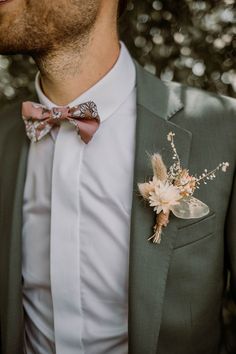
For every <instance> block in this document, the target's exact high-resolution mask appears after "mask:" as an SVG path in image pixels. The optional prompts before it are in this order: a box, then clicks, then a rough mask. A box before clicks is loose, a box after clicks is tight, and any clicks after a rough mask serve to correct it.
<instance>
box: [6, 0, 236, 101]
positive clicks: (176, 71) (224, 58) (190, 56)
mask: <svg viewBox="0 0 236 354" xmlns="http://www.w3.org/2000/svg"><path fill="white" fill-rule="evenodd" d="M235 5H236V4H235V0H208V1H193V0H183V1H182V0H181V1H177V0H176V1H173V0H172V1H171V0H163V1H159V0H155V1H153V0H146V1H144V0H136V1H128V7H127V11H126V13H125V15H124V16H123V17H122V19H121V20H120V32H121V38H122V40H123V41H124V42H125V43H126V44H127V46H128V48H129V49H130V52H131V53H132V55H133V57H134V58H136V59H137V60H138V61H139V62H140V63H141V64H142V65H143V66H144V67H145V68H146V69H147V70H148V71H150V72H152V73H154V74H156V75H157V76H159V77H160V78H161V79H162V80H173V81H177V82H181V83H184V84H187V85H191V86H196V87H200V88H203V89H205V90H208V91H213V92H217V93H220V94H224V95H228V96H231V97H236V64H235V62H236V61H235V58H236V55H235V54H236V16H235V15H236V13H235V7H236V6H235ZM36 71H37V69H36V67H35V65H34V62H33V60H32V59H31V58H28V57H26V56H22V55H16V56H12V57H5V56H0V105H1V106H2V105H4V104H5V103H6V102H7V101H9V100H14V99H15V98H16V97H21V96H25V95H26V94H28V93H29V92H31V91H33V90H34V77H35V73H36Z"/></svg>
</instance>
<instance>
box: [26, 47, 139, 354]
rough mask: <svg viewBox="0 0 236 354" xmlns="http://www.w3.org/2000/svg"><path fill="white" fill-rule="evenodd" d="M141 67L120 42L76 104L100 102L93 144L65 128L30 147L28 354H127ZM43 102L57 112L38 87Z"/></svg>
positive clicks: (98, 103)
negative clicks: (116, 53)
mask: <svg viewBox="0 0 236 354" xmlns="http://www.w3.org/2000/svg"><path fill="white" fill-rule="evenodd" d="M135 81H136V80H135V66H134V63H133V61H132V58H131V57H130V55H129V53H128V51H127V49H126V47H125V46H124V44H122V43H121V52H120V56H119V58H118V61H117V62H116V64H115V65H114V66H113V68H112V69H111V70H110V72H109V73H108V74H106V75H105V76H104V77H103V78H102V79H101V80H100V81H99V82H98V83H97V84H95V85H94V86H93V87H91V88H90V89H89V90H88V91H87V92H85V93H84V94H83V95H81V96H80V97H78V98H77V99H76V100H74V101H73V102H71V103H70V104H69V106H70V107H71V106H74V105H78V104H79V103H83V102H87V101H90V100H92V101H94V102H95V103H96V104H97V107H98V112H99V115H100V118H101V125H100V127H99V129H98V130H97V132H96V133H95V135H94V137H93V138H92V140H91V141H90V142H89V144H87V145H86V144H85V143H84V142H83V141H82V140H81V138H80V136H79V135H77V133H76V131H75V128H74V127H73V126H72V125H71V124H69V123H68V122H63V123H62V124H61V127H60V129H59V131H58V132H56V131H53V133H52V134H48V135H47V136H46V137H44V138H43V139H42V140H41V141H40V142H38V143H31V145H30V150H29V156H28V168H27V178H26V184H25V190H24V204H23V220H24V222H23V230H22V242H23V247H22V252H23V254H22V258H23V267H22V275H23V306H24V312H25V349H24V350H25V352H26V353H27V354H33V353H34V354H50V353H57V354H126V353H128V327H127V323H128V262H129V236H130V235H129V233H130V216H131V203H132V190H133V167H134V151H135V124H136V89H135ZM36 91H37V94H38V98H39V101H40V103H42V104H44V105H45V106H47V107H48V108H51V107H53V106H55V104H53V103H52V102H50V101H49V100H48V98H47V97H46V96H45V95H44V94H43V92H42V90H41V88H40V77H39V74H38V75H37V77H36Z"/></svg>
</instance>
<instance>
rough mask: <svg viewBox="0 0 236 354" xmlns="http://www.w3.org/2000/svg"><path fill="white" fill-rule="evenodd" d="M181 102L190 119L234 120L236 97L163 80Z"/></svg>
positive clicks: (235, 115) (235, 118)
mask: <svg viewBox="0 0 236 354" xmlns="http://www.w3.org/2000/svg"><path fill="white" fill-rule="evenodd" d="M165 84H166V85H167V86H168V87H169V89H170V90H173V91H174V92H175V93H176V95H177V96H178V97H179V98H180V100H181V101H182V103H183V106H184V111H185V113H186V116H189V117H191V118H192V119H201V117H202V118H204V117H205V118H207V117H212V119H215V120H217V119H221V120H225V119H232V120H234V121H235V122H236V99H234V98H232V97H227V96H224V95H221V94H217V93H213V92H208V91H205V90H202V89H199V88H196V87H191V86H187V85H184V84H180V83H176V82H168V83H167V82H165Z"/></svg>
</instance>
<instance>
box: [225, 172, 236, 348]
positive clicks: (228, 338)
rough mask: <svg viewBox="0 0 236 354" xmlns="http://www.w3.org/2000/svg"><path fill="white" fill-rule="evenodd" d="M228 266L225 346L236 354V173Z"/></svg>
mask: <svg viewBox="0 0 236 354" xmlns="http://www.w3.org/2000/svg"><path fill="white" fill-rule="evenodd" d="M225 226H226V227H225V237H226V238H225V240H226V264H227V269H228V274H229V281H228V292H227V296H226V301H225V308H224V322H225V346H226V349H227V352H228V353H229V354H235V353H236V171H235V174H234V183H233V188H232V194H231V200H230V204H229V209H228V213H227V219H226V225H225Z"/></svg>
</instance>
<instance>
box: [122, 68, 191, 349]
mask: <svg viewBox="0 0 236 354" xmlns="http://www.w3.org/2000/svg"><path fill="white" fill-rule="evenodd" d="M136 68H137V80H138V81H137V125H136V156H135V166H134V186H133V204H132V216H131V235H130V274H129V353H130V354H141V353H142V354H143V353H145V354H154V353H156V351H157V343H158V335H159V330H160V324H161V315H162V306H163V300H164V294H165V287H166V281H167V276H168V269H169V264H170V261H171V255H172V251H173V247H174V244H175V238H176V234H177V219H176V218H175V217H174V216H173V215H172V216H171V222H170V223H169V225H168V227H167V228H166V229H165V230H164V232H163V237H162V242H161V244H160V245H154V244H152V243H151V242H148V241H147V238H148V237H149V236H151V235H152V233H153V230H152V228H153V226H154V223H155V214H154V212H153V210H152V209H151V208H150V207H149V206H148V205H147V204H146V203H145V202H144V201H143V200H142V199H141V198H140V197H139V194H138V189H137V183H138V182H144V181H148V180H149V179H150V178H151V177H152V169H151V164H150V162H149V158H148V154H147V153H149V154H152V153H154V152H159V153H161V154H162V156H163V158H164V161H165V163H166V164H167V165H168V166H169V165H170V164H171V163H172V161H173V160H172V151H171V149H170V145H169V142H168V141H167V138H166V137H167V134H168V133H169V132H170V131H173V132H175V133H176V136H175V141H176V146H177V148H178V152H179V155H180V157H181V162H182V164H183V165H184V166H185V167H187V165H188V159H189V152H190V145H191V133H190V132H188V131H186V130H184V129H183V128H181V127H179V126H177V125H175V124H174V123H172V122H171V121H168V119H170V118H171V117H172V116H174V114H175V113H176V112H178V111H179V110H181V108H182V107H183V106H182V103H181V102H180V100H179V99H178V97H177V96H176V94H175V93H174V92H173V91H171V90H170V89H169V88H168V87H167V86H166V85H165V84H164V83H162V82H161V81H160V80H158V79H156V78H154V77H153V76H151V75H149V74H148V73H145V72H144V71H143V69H141V68H140V67H139V65H138V64H136Z"/></svg>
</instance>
